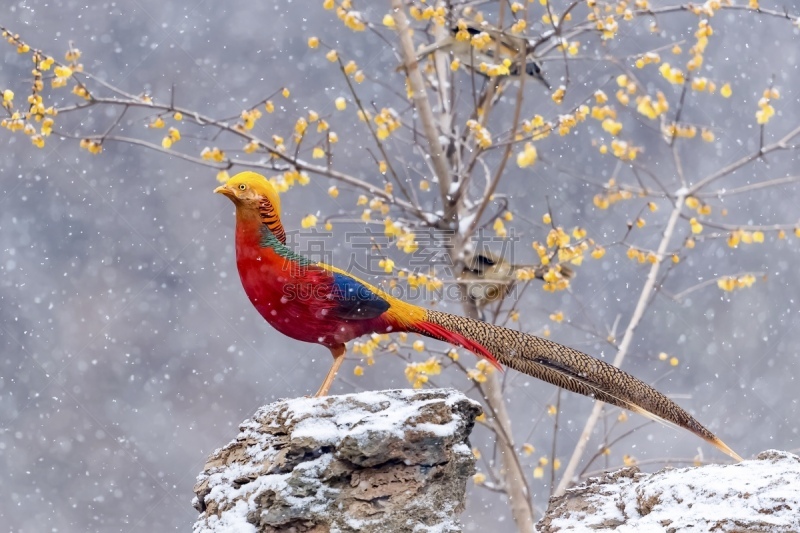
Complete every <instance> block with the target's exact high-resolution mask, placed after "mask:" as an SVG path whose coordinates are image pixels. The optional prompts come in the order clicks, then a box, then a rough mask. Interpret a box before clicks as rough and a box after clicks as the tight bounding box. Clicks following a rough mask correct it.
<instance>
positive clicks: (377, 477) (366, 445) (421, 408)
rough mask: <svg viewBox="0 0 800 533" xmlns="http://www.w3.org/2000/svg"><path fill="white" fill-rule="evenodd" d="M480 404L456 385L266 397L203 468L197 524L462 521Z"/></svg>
mask: <svg viewBox="0 0 800 533" xmlns="http://www.w3.org/2000/svg"><path fill="white" fill-rule="evenodd" d="M480 412H481V409H480V406H479V404H477V403H475V402H473V401H472V400H469V399H468V398H467V397H466V396H464V395H463V394H462V393H460V392H457V391H454V390H425V391H418V390H417V391H412V390H394V391H382V392H365V393H360V394H349V395H343V396H329V397H323V398H298V399H293V400H283V401H279V402H276V403H273V404H271V405H267V406H265V407H262V408H261V409H259V410H258V411H257V412H256V414H255V415H254V416H253V418H252V419H250V420H246V421H245V422H244V423H242V425H241V426H240V433H239V435H238V436H237V437H236V439H235V440H233V441H232V442H230V443H229V444H228V445H226V446H225V447H223V448H221V449H219V450H216V451H215V452H214V453H213V454H212V455H211V457H209V459H208V461H207V463H206V466H205V468H204V469H203V473H202V474H200V476H199V477H198V481H197V484H196V485H195V494H196V498H195V500H194V506H195V507H196V508H197V509H198V511H200V513H201V515H200V518H199V519H198V520H197V522H196V523H195V525H194V532H195V533H201V532H202V533H210V532H222V531H226V532H228V531H237V532H239V531H241V532H249V531H252V532H259V533H262V532H263V533H266V532H270V533H272V532H290V531H291V532H297V533H301V532H314V533H317V532H319V533H322V532H328V531H334V532H342V533H346V532H356V531H359V532H366V533H369V532H373V531H375V532H377V531H382V532H385V531H393V532H403V531H408V532H411V531H431V530H435V531H437V532H442V533H444V532H458V531H461V528H460V525H459V523H458V520H457V515H458V513H459V512H460V511H461V510H462V509H463V506H464V495H465V490H466V481H467V479H468V478H469V477H470V476H471V475H472V474H473V473H474V471H475V467H474V457H473V455H472V452H471V448H470V446H469V442H468V437H469V434H470V432H471V431H472V427H473V425H474V420H475V417H476V416H477V415H479V414H480Z"/></svg>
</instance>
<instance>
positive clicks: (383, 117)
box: [375, 107, 401, 140]
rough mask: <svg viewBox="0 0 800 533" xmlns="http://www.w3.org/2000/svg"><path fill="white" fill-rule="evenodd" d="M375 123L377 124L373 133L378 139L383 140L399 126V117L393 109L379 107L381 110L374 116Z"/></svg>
mask: <svg viewBox="0 0 800 533" xmlns="http://www.w3.org/2000/svg"><path fill="white" fill-rule="evenodd" d="M375 125H376V126H377V128H376V131H375V135H376V136H377V137H378V139H380V140H384V139H386V138H388V137H389V135H391V134H392V132H394V131H395V130H396V129H397V128H399V127H400V125H401V123H400V117H399V116H398V114H397V111H395V110H394V109H389V108H386V107H384V108H383V109H381V112H380V113H378V115H376V116H375Z"/></svg>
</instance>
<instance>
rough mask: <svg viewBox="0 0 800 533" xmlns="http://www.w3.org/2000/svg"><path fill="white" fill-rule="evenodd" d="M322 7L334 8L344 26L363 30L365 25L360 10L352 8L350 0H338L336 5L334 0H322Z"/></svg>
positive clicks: (365, 27) (354, 29)
mask: <svg viewBox="0 0 800 533" xmlns="http://www.w3.org/2000/svg"><path fill="white" fill-rule="evenodd" d="M322 7H323V8H325V9H333V8H334V7H335V8H336V16H337V17H339V20H341V21H342V22H343V23H344V25H345V26H347V27H348V28H350V29H351V30H353V31H364V30H365V29H367V25H366V24H365V23H364V17H363V16H362V15H361V13H360V12H358V11H355V10H353V2H352V1H351V0H340V2H339V5H338V6H337V5H336V2H335V1H334V0H323V2H322Z"/></svg>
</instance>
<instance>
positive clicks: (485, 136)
mask: <svg viewBox="0 0 800 533" xmlns="http://www.w3.org/2000/svg"><path fill="white" fill-rule="evenodd" d="M467 128H468V129H469V131H471V132H472V135H473V136H474V137H475V142H477V143H478V146H480V147H481V148H483V149H484V150H485V149H486V148H489V147H490V146H491V145H492V135H491V134H490V133H489V130H487V129H486V128H484V127H483V126H481V123H480V122H478V121H477V120H474V119H470V120H468V121H467Z"/></svg>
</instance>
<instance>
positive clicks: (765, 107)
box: [756, 89, 780, 124]
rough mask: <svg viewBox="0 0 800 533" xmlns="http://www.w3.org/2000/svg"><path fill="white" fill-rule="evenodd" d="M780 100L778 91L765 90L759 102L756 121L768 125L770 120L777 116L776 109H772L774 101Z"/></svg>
mask: <svg viewBox="0 0 800 533" xmlns="http://www.w3.org/2000/svg"><path fill="white" fill-rule="evenodd" d="M778 98H780V93H779V92H778V90H777V89H765V90H764V94H763V95H762V96H761V99H760V100H759V101H758V111H756V121H757V122H758V123H759V124H766V123H767V122H769V119H771V118H772V117H773V115H775V108H774V107H772V101H773V100H777V99H778Z"/></svg>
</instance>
